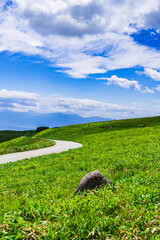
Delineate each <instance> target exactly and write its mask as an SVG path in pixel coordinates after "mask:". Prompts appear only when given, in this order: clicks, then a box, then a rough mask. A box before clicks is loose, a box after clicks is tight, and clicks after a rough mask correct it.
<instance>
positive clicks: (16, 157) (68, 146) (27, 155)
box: [0, 139, 82, 164]
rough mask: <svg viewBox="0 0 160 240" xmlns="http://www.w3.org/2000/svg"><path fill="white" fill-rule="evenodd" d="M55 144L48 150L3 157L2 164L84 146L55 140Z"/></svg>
mask: <svg viewBox="0 0 160 240" xmlns="http://www.w3.org/2000/svg"><path fill="white" fill-rule="evenodd" d="M48 140H49V139H48ZM52 141H53V140H52ZM54 142H55V143H56V145H54V146H51V147H47V148H42V149H37V150H31V151H25V152H17V153H10V154H4V155H1V156H0V164H3V163H8V162H15V161H17V160H22V159H25V158H31V157H38V156H42V155H48V154H52V153H60V152H63V151H68V150H69V149H74V148H79V147H82V144H80V143H76V142H70V141H61V140H54Z"/></svg>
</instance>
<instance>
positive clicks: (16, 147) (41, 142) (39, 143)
mask: <svg viewBox="0 0 160 240" xmlns="http://www.w3.org/2000/svg"><path fill="white" fill-rule="evenodd" d="M54 144H55V143H54V142H53V141H48V140H45V139H39V138H32V137H23V136H22V137H18V138H14V139H12V140H9V141H6V142H3V143H0V155H3V154H8V153H15V152H23V151H30V150H35V149H40V148H45V147H50V146H53V145H54Z"/></svg>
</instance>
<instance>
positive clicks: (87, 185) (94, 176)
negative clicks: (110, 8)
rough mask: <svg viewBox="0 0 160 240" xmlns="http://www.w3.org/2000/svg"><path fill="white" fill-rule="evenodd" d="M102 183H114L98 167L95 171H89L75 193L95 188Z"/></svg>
mask: <svg viewBox="0 0 160 240" xmlns="http://www.w3.org/2000/svg"><path fill="white" fill-rule="evenodd" d="M102 184H108V185H113V184H112V182H111V181H110V180H109V179H107V178H106V177H105V176H103V175H102V173H101V172H100V171H99V170H98V169H97V170H95V171H94V172H90V173H88V174H87V175H85V176H84V177H83V178H82V179H81V181H80V182H79V185H78V187H77V189H76V191H75V193H74V194H76V193H78V192H82V191H84V190H87V189H94V188H96V187H99V186H100V185H102Z"/></svg>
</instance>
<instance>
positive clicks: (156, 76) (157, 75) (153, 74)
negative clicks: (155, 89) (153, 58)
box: [144, 68, 160, 81]
mask: <svg viewBox="0 0 160 240" xmlns="http://www.w3.org/2000/svg"><path fill="white" fill-rule="evenodd" d="M144 74H145V75H147V76H148V77H150V78H152V79H153V80H155V81H160V72H158V71H157V70H154V69H151V68H145V69H144Z"/></svg>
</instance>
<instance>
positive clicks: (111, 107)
mask: <svg viewBox="0 0 160 240" xmlns="http://www.w3.org/2000/svg"><path fill="white" fill-rule="evenodd" d="M0 111H13V112H35V113H72V114H77V115H80V116H82V117H93V116H99V117H106V118H112V119H113V118H115V119H120V118H131V117H135V116H137V117H140V116H153V115H156V112H153V111H152V112H151V111H150V110H148V109H146V110H144V109H141V108H135V107H133V106H121V105H118V104H113V103H105V102H101V101H96V100H92V99H77V98H68V97H56V96H55V97H53V96H52V97H42V96H39V95H37V94H35V93H29V92H25V95H24V92H22V91H9V90H6V89H2V90H0Z"/></svg>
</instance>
